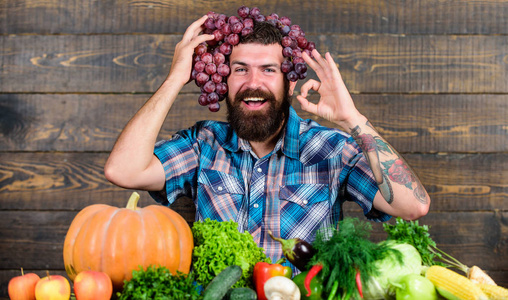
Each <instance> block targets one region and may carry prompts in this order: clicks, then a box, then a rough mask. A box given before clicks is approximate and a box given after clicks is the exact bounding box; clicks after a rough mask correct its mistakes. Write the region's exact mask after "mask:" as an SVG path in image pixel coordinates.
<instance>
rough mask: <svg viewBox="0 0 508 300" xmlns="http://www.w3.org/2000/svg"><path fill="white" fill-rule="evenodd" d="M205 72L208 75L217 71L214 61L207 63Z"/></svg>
mask: <svg viewBox="0 0 508 300" xmlns="http://www.w3.org/2000/svg"><path fill="white" fill-rule="evenodd" d="M205 72H206V73H207V74H209V75H212V74H215V73H216V72H217V66H216V65H215V64H214V63H209V64H207V65H206V66H205Z"/></svg>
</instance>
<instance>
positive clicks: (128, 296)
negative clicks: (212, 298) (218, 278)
mask: <svg viewBox="0 0 508 300" xmlns="http://www.w3.org/2000/svg"><path fill="white" fill-rule="evenodd" d="M117 296H118V297H117V299H118V300H148V299H150V300H151V299H153V300H170V299H171V300H184V299H186V300H198V299H202V298H203V297H202V296H201V295H200V291H199V289H198V287H197V286H196V285H195V284H194V275H193V273H192V272H191V273H190V274H189V275H186V274H184V273H182V272H179V271H177V272H176V274H171V272H170V271H169V270H168V269H167V268H166V267H158V268H156V267H154V266H149V267H148V268H146V270H143V268H141V267H140V268H139V270H134V271H133V272H132V279H131V280H129V281H125V283H124V286H123V290H122V292H121V293H117Z"/></svg>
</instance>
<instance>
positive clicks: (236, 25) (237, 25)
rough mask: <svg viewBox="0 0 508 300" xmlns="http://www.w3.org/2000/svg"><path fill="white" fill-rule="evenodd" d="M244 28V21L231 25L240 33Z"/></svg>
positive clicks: (234, 31)
mask: <svg viewBox="0 0 508 300" xmlns="http://www.w3.org/2000/svg"><path fill="white" fill-rule="evenodd" d="M242 29H243V23H242V22H238V23H235V24H233V25H231V31H232V32H233V33H240V32H242Z"/></svg>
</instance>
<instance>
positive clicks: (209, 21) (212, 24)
mask: <svg viewBox="0 0 508 300" xmlns="http://www.w3.org/2000/svg"><path fill="white" fill-rule="evenodd" d="M204 25H205V27H206V28H208V29H211V30H214V29H216V27H215V21H214V19H212V18H210V17H208V19H206V21H205V24H204Z"/></svg>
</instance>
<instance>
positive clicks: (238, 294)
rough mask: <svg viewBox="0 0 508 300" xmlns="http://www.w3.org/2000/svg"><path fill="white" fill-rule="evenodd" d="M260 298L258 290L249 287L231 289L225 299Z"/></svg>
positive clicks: (251, 299) (250, 299) (249, 299)
mask: <svg viewBox="0 0 508 300" xmlns="http://www.w3.org/2000/svg"><path fill="white" fill-rule="evenodd" d="M257 298H258V296H257V294H256V292H255V291H254V290H253V289H251V288H248V287H240V288H232V289H229V291H228V292H227V294H226V296H225V298H224V299H225V300H256V299H257Z"/></svg>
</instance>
